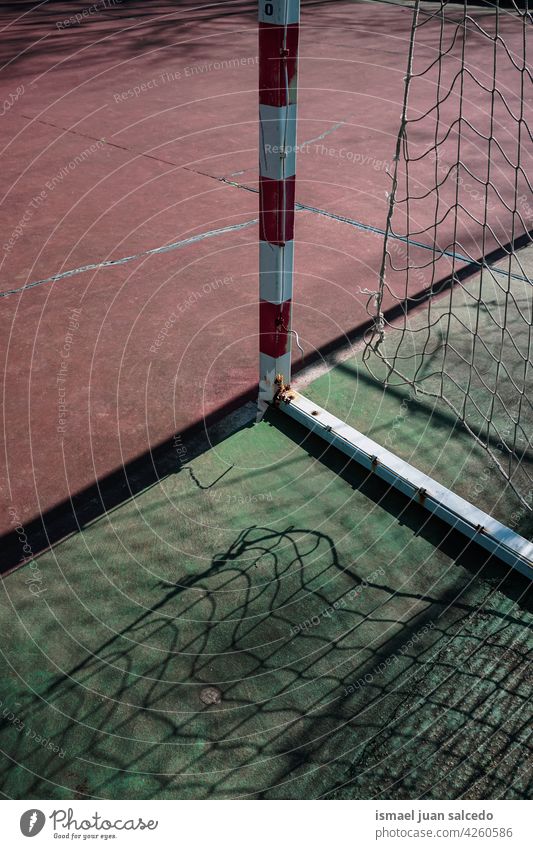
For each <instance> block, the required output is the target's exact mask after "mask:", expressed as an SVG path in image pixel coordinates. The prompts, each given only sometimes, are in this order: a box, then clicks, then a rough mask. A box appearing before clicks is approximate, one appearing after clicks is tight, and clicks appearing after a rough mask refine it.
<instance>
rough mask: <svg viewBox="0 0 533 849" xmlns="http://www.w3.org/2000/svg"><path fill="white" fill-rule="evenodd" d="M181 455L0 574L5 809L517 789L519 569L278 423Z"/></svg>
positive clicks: (521, 712) (282, 420) (524, 772)
mask: <svg viewBox="0 0 533 849" xmlns="http://www.w3.org/2000/svg"><path fill="white" fill-rule="evenodd" d="M348 378H349V371H348V367H343V368H341V369H336V370H335V373H333V374H330V375H326V376H325V377H324V378H321V379H320V380H319V381H317V382H316V384H314V385H313V386H312V387H310V389H309V393H308V394H310V395H312V396H313V397H315V396H320V398H321V400H322V401H324V400H325V395H324V394H323V388H324V387H326V386H327V387H329V392H330V398H329V400H330V401H331V399H332V393H333V392H334V395H335V398H336V399H337V401H336V403H337V402H338V403H339V406H340V405H341V401H342V398H343V397H344V395H343V393H348V390H347V380H348ZM352 384H353V381H352ZM334 387H335V388H334ZM357 387H358V389H357V399H358V410H359V413H360V414H362V411H363V410H364V404H365V403H367V402H366V401H365V398H366V396H367V394H370V392H371V387H370V384H369V383H368V382H364V381H362V380H361V379H359V380H358V382H357ZM352 389H353V386H352ZM372 391H373V392H375V390H372ZM352 395H353V391H352ZM347 397H348V395H347V394H346V398H347ZM368 403H369V404H370V399H368ZM395 403H396V402H395ZM329 406H330V409H333V408H332V406H331V404H329ZM382 409H385V408H384V407H383V406H382ZM339 411H340V410H339ZM391 414H392V408H391V410H390V412H389V414H388V415H389V416H390V415H391ZM415 421H420V422H422V421H423V418H420V419H419V418H418V414H417V413H416V412H413V414H412V417H411V422H415ZM374 426H375V423H374ZM412 438H413V439H416V436H413V437H412ZM458 444H459V445H461V444H462V442H461V440H459V443H458ZM457 450H459V448H457ZM180 459H181V464H180V463H179V462H178V460H177V459H176V471H175V473H174V474H171V475H169V476H168V477H167V478H165V479H164V480H162V481H161V482H160V483H158V484H157V485H155V486H153V487H151V488H150V489H148V490H146V491H144V492H143V493H141V494H140V495H139V496H137V497H135V498H134V499H132V500H131V501H129V502H127V503H126V504H124V505H123V506H121V507H119V508H117V509H115V510H114V511H112V512H110V513H109V514H108V515H107V516H105V517H104V518H102V519H100V520H98V521H96V522H94V523H93V524H91V525H90V526H89V527H86V528H84V529H82V530H81V531H80V533H78V534H77V535H75V536H73V537H71V538H70V539H68V540H67V541H65V542H63V543H62V544H60V545H57V546H56V547H55V548H54V549H53V550H52V551H50V552H48V553H46V554H45V555H43V556H41V557H40V558H39V559H38V560H36V561H34V562H33V563H31V564H29V565H27V566H25V567H24V568H21V569H19V570H18V571H17V572H15V573H13V574H12V575H10V576H9V577H7V578H6V579H5V580H4V582H3V591H4V592H3V598H2V608H3V609H2V618H1V621H2V626H1V647H2V655H3V657H2V675H1V677H0V699H1V705H0V715H1V721H2V726H1V735H0V736H1V745H2V749H3V751H4V753H5V755H4V759H3V763H2V767H1V780H2V790H3V793H4V794H5V795H6V796H7V797H16V798H35V799H37V798H72V797H74V798H86V797H94V798H142V799H145V798H146V799H148V798H172V797H175V798H202V799H203V798H235V797H240V796H245V797H255V798H317V797H323V796H327V797H330V798H331V797H333V798H372V797H383V798H420V797H430V798H459V797H461V798H495V797H500V796H503V797H506V798H523V797H524V796H526V795H527V794H528V792H529V789H530V787H529V784H530V781H531V759H530V752H529V749H528V739H529V737H528V735H529V730H528V726H529V724H530V720H531V704H530V699H529V697H530V688H531V680H530V678H528V675H529V676H530V672H529V673H528V668H527V653H528V644H527V640H528V637H529V633H530V632H529V631H528V628H530V626H531V615H530V606H529V605H528V603H527V602H526V597H525V592H526V585H525V581H524V580H523V579H522V578H521V577H520V576H518V575H511V576H510V577H507V578H506V575H507V574H508V570H506V569H503V568H502V567H501V566H500V565H498V564H494V563H493V564H491V563H486V561H485V555H484V554H483V553H481V552H480V551H479V550H478V549H476V548H475V547H472V546H470V547H469V548H466V549H465V548H464V541H463V540H461V539H460V538H457V537H456V536H454V535H453V534H452V533H451V532H449V530H448V529H447V528H445V527H444V526H442V525H441V524H440V523H438V522H436V521H434V520H428V519H427V517H426V516H425V514H424V513H423V512H422V511H421V509H420V508H418V507H410V506H408V505H407V504H406V502H405V501H404V500H403V499H402V498H401V497H400V496H398V495H396V494H394V493H391V492H388V491H387V490H386V488H384V487H383V486H382V485H381V484H380V482H379V481H377V480H375V479H373V478H368V477H367V476H366V475H365V474H364V473H363V472H362V470H361V469H359V468H358V467H356V466H354V465H353V464H346V461H345V458H344V457H342V456H341V455H339V454H337V453H336V452H335V451H333V450H331V449H325V446H324V445H323V444H322V443H321V442H320V441H319V440H318V438H316V437H314V436H309V435H308V434H306V433H304V432H303V431H302V430H300V429H299V428H298V427H297V426H295V425H294V424H293V423H292V422H291V421H290V420H288V419H287V417H285V416H284V415H283V414H282V413H281V412H273V413H272V415H271V416H270V417H269V419H268V420H265V421H263V422H262V423H260V424H258V425H253V426H250V427H244V428H243V429H241V430H240V431H238V432H237V433H234V434H233V435H232V436H230V437H229V438H227V439H225V440H223V441H222V442H220V443H219V444H218V445H216V446H214V447H212V448H211V449H210V450H208V451H206V452H204V453H202V454H200V455H199V456H197V457H193V452H192V450H190V449H189V447H188V446H187V445H186V444H182V445H180ZM207 685H214V686H216V687H218V688H219V689H220V691H221V701H220V703H218V704H210V705H205V704H204V703H203V702H202V701H201V699H200V693H201V691H202V688H203V687H205V686H207Z"/></svg>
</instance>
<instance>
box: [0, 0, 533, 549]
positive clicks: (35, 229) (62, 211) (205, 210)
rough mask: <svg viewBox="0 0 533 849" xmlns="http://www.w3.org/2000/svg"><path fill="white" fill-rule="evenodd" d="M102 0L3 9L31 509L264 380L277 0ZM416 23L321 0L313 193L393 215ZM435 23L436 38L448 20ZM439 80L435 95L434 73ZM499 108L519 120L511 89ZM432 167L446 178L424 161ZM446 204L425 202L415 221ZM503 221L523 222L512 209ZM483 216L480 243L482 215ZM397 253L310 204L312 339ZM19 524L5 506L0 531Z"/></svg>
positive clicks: (307, 332)
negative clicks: (261, 294)
mask: <svg viewBox="0 0 533 849" xmlns="http://www.w3.org/2000/svg"><path fill="white" fill-rule="evenodd" d="M176 5H177V8H176ZM24 8H25V6H24ZM83 8H84V4H83V3H78V2H76V3H63V4H61V3H49V4H47V5H46V7H45V8H44V10H38V11H36V12H31V13H29V14H27V15H25V16H24V15H23V16H20V15H19V16H18V19H17V15H16V14H15V13H14V12H13V11H11V12H3V13H2V14H1V15H0V25H1V26H3V27H6V29H5V30H4V32H3V53H4V55H3V63H6V62H10V63H9V64H4V67H3V71H2V75H1V83H0V85H1V99H2V100H3V101H4V100H6V99H9V104H10V105H9V108H7V109H6V108H5V106H4V110H5V114H4V115H3V117H2V125H1V126H2V139H1V140H0V143H1V148H2V154H1V156H2V176H3V181H2V197H3V202H2V205H1V207H0V217H1V222H2V245H3V262H2V275H1V285H0V289H1V291H2V292H4V293H6V292H14V293H13V294H9V295H8V296H6V297H3V298H1V299H0V324H1V338H2V340H3V341H2V366H3V372H4V374H5V381H4V433H5V442H6V451H5V456H4V457H3V458H2V466H3V467H4V468H3V469H2V479H3V481H4V483H3V484H2V497H3V500H4V504H5V505H6V507H7V506H9V505H11V506H13V507H14V508H15V509H16V511H17V514H18V516H19V518H20V520H21V521H22V522H29V521H31V520H32V519H33V518H35V517H36V516H37V515H39V514H40V513H43V514H46V512H47V511H48V510H50V508H52V507H54V506H55V505H57V504H60V503H62V502H63V501H65V500H66V499H68V498H69V496H70V495H72V494H76V493H79V492H82V491H83V490H84V489H85V488H86V487H88V486H90V485H91V484H92V483H93V482H94V481H95V480H99V479H101V478H102V477H103V476H104V475H106V474H108V473H110V472H112V471H113V470H115V469H117V468H119V467H120V466H122V465H123V464H126V463H128V462H130V461H131V460H133V459H134V458H136V457H139V456H141V455H142V454H144V453H145V452H146V451H147V450H149V448H150V447H153V446H155V445H157V444H159V443H160V442H162V441H163V440H165V439H168V438H170V437H171V436H172V435H173V434H175V433H177V432H183V431H185V430H187V429H188V428H190V427H191V426H193V425H195V424H197V423H201V422H202V421H203V418H204V416H206V415H207V414H211V413H220V412H221V411H222V410H223V409H227V408H228V405H231V404H232V403H233V404H235V403H239V402H240V401H242V398H243V397H246V395H248V396H249V397H253V394H254V391H255V382H256V380H257V351H258V341H257V319H258V307H257V301H258V278H257V262H258V260H257V243H258V225H257V221H256V219H257V217H258V210H257V207H258V195H257V166H256V161H257V76H258V66H257V58H256V57H257V24H256V21H255V18H256V14H255V4H252V3H245V2H235V3H232V2H228V3H224V4H223V6H221V8H220V9H219V8H218V7H217V6H211V7H208V8H205V9H203V10H202V9H198V8H197V7H195V6H194V4H192V3H180V4H176V3H170V2H166V3H165V2H154V3H151V4H146V3H141V2H130V3H128V5H127V8H126V6H124V8H121V7H120V4H118V3H117V5H116V7H115V8H113V7H109V8H107V9H106V10H103V11H100V12H96V13H94V14H91V15H88V16H87V17H86V18H84V19H83V20H82V22H81V23H80V24H77V23H76V22H74V23H72V24H70V25H68V26H65V25H64V22H65V20H66V19H67V18H70V16H72V15H73V14H75V12H76V10H79V9H83ZM21 9H22V10H23V6H22V5H21ZM61 24H63V25H62V26H59V25H61ZM506 26H507V27H508V30H509V32H508V38H509V39H510V40H511V41H512V39H513V38H514V37H515V36H514V32H513V30H512V27H511V25H510V24H506ZM409 29H410V11H409V10H408V9H406V8H401V7H396V8H393V7H391V6H381V5H377V4H375V5H369V4H366V3H365V4H357V3H349V2H344V3H342V2H339V3H337V2H323V3H320V2H318V3H313V2H311V3H304V4H303V11H302V27H301V58H300V93H299V116H300V117H299V130H298V133H299V143H300V144H302V143H303V142H308V145H307V146H304V147H303V148H302V151H301V153H300V155H299V157H298V161H297V190H296V199H297V201H298V202H299V203H300V204H306V205H308V206H312V207H318V208H320V209H321V210H324V212H325V213H330V214H333V215H340V216H347V217H348V218H350V219H353V220H356V221H358V222H363V223H364V224H367V225H373V226H377V227H383V226H384V223H385V218H386V211H387V199H386V192H387V190H388V189H389V186H390V180H389V178H388V177H387V174H386V169H387V167H391V160H392V157H393V154H394V146H395V138H396V133H397V129H398V124H399V119H400V111H401V99H402V90H403V76H404V73H405V64H406V48H407V38H408V34H409ZM424 37H425V38H426V37H427V41H425V44H426V47H427V51H429V52H430V51H431V50H432V49H434V48H435V46H436V43H435V33H434V31H432V30H431V29H430V28H428V29H427V33H426V35H425V36H424ZM10 60H11V61H10ZM479 62H480V67H482V66H483V63H484V56H483V55H482V54H480V57H479ZM420 85H421V88H420V93H419V94H417V97H418V100H417V102H418V103H419V104H423V103H424V104H426V108H427V106H428V105H429V104H430V103H431V102H432V101H433V100H434V97H435V83H434V81H432V80H428V81H426V83H425V87H424V85H423V84H422V82H421V83H420ZM505 85H506V83H505V72H502V87H503V88H505ZM17 87H18V89H17ZM17 91H18V92H19V93H18V95H16V93H17ZM15 95H16V96H15ZM473 96H474V93H473V92H472V97H473ZM518 98H519V95H518V93H517V92H508V99H509V102H510V103H511V105H516V102H517V99H518ZM449 108H450V109H452V108H453V106H452V105H451V101H450V104H449ZM496 117H497V120H498V121H499V122H500V123H502V124H503V125H505V120H507V119H506V117H505V114H504V110H503V107H498V110H497V116H496ZM416 141H417V144H418V145H419V147H420V150H422V149H423V147H424V145H427V144H428V143H431V140H430V139H429V138H425V137H423V134H422V135H421V136H420V138H417V139H416ZM446 155H449V156H450V157H453V151H451V150H449V151H448V153H447V154H446ZM477 155H478V156H479V161H480V162H481V161H482V159H483V157H482V151H479V152H478V154H477ZM493 156H494V167H495V168H501V169H502V171H503V159H502V157H501V155H500V154H498V153H497V152H496V153H493ZM498 157H499V158H498ZM418 177H419V179H420V181H421V185H423V184H424V181H427V182H430V181H431V180H432V179H433V178H434V175H433V174H431V173H429V174H428V173H427V172H425V173H424V165H423V164H422V165H421V166H420V170H419V173H418ZM220 178H225V179H226V180H230V181H233V182H235V183H238V184H239V186H234V185H230V184H228V183H227V182H221V180H220ZM509 187H510V189H512V186H511V183H509ZM247 188H248V189H252V190H253V191H248V190H247ZM504 193H505V190H504ZM470 200H471V202H472V203H476V201H475V199H474V200H473V201H472V199H471V198H470ZM434 212H435V210H434V209H432V208H428V205H427V204H426V205H424V204H423V203H420V204H419V206H418V208H417V209H416V210H415V211H414V214H413V216H412V221H414V222H416V224H417V225H419V226H420V227H423V226H426V225H427V223H428V222H429V221H430V220H431V219H432V216H433V215H434ZM493 223H494V230H495V235H496V236H497V237H498V238H499V239H500V240H501V241H507V238H506V235H508V232H509V216H508V215H507V214H506V212H505V207H503V206H502V207H501V208H495V212H494V221H493ZM239 225H243V226H242V227H240V228H239ZM470 229H471V228H470ZM219 231H221V232H219ZM450 236H451V231H449V230H447V229H446V225H444V228H443V232H442V233H441V238H442V239H443V240H444V241H446V240H447V239H448V238H449V237H450ZM461 236H462V239H461V243H462V245H463V246H464V250H465V252H470V253H471V254H472V255H473V256H478V255H480V253H481V250H480V247H481V246H480V245H478V244H477V243H476V236H475V233H471V232H469V228H467V227H465V228H464V231H463V232H462V234H461ZM176 242H178V243H184V244H180V245H177V246H175V247H174V248H173V249H172V250H169V251H168V252H164V253H152V254H147V252H148V251H150V250H152V249H157V248H159V247H161V246H164V245H167V244H169V243H176ZM381 249H382V242H381V239H380V237H379V235H375V234H372V233H369V232H365V231H364V230H361V229H360V228H358V227H356V226H353V225H351V224H348V223H344V222H342V221H339V220H335V219H334V218H332V217H328V216H327V215H322V214H317V213H316V212H311V211H306V210H303V211H302V210H300V211H299V212H298V213H297V216H296V276H295V286H294V292H295V297H294V301H295V308H294V327H295V328H296V329H297V330H298V331H299V333H300V337H301V339H302V342H303V345H304V348H305V349H306V351H310V352H311V351H314V350H316V349H320V348H321V347H323V346H325V345H327V344H328V343H330V342H332V340H335V339H337V338H338V337H340V336H342V335H343V334H344V333H349V332H351V331H353V330H354V328H357V327H358V326H359V325H361V324H362V323H363V322H364V321H365V320H366V319H367V318H368V316H367V314H366V311H365V303H366V300H367V298H366V296H365V295H362V294H360V292H359V289H360V288H375V286H376V279H377V272H378V270H379V262H380V258H381ZM124 258H129V259H127V261H124V262H120V263H116V264H108V265H107V266H104V267H92V268H90V269H89V270H85V271H81V272H78V273H75V274H72V275H68V276H64V277H61V278H59V279H56V280H54V281H51V282H39V281H43V280H46V278H48V277H51V276H54V275H58V274H62V273H64V272H67V271H71V270H76V269H79V268H80V267H82V266H85V265H91V266H99V265H101V263H104V262H106V261H109V260H121V259H124ZM448 268H449V263H447V262H443V263H442V271H443V274H444V273H446V271H447V270H448ZM33 283H38V284H39V285H35V286H29V284H33ZM25 286H28V288H27V289H26V290H25V291H18V290H20V289H22V287H25ZM413 287H414V288H416V289H419V288H421V287H420V281H419V280H414V281H413ZM74 310H76V311H77V312H73V311H74ZM233 340H237V341H236V342H234V341H233ZM296 354H298V351H296ZM295 359H296V357H295ZM239 399H240V400H239ZM2 513H3V515H4V516H5V515H6V513H5V512H4V511H2ZM10 528H11V526H10V523H9V520H8V518H4V519H3V524H2V527H1V528H0V532H2V533H5V532H6V531H8V530H10Z"/></svg>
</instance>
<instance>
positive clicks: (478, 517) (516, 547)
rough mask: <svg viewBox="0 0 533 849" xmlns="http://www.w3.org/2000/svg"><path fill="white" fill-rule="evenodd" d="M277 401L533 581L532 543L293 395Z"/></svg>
mask: <svg viewBox="0 0 533 849" xmlns="http://www.w3.org/2000/svg"><path fill="white" fill-rule="evenodd" d="M279 401H280V404H279V409H280V410H282V411H283V412H284V413H286V414H287V415H289V416H290V417H291V418H293V419H295V421H297V422H299V423H300V424H302V425H304V427H306V428H307V429H308V430H310V431H312V432H313V433H316V434H317V435H318V436H321V437H322V438H323V439H325V440H326V441H327V442H329V443H330V445H333V446H335V448H337V449H338V450H339V451H342V453H343V454H346V455H347V456H348V457H350V458H351V459H353V460H356V461H357V462H358V463H359V464H360V465H361V466H364V468H366V469H368V470H369V471H370V472H372V473H373V474H375V475H377V476H378V477H380V478H381V479H382V480H384V481H386V482H387V483H389V484H390V485H391V486H393V487H395V488H396V489H398V490H399V491H400V492H402V493H404V495H407V496H408V497H409V498H411V499H412V500H413V501H414V502H416V503H417V504H420V505H421V506H423V507H424V508H425V509H426V510H428V512H429V513H431V514H433V515H435V516H438V518H439V519H442V520H443V521H445V522H446V523H447V524H448V525H450V526H451V527H452V528H453V529H454V530H456V531H459V532H460V533H462V534H464V536H466V537H468V538H469V539H471V540H474V541H475V542H476V543H477V544H478V545H481V546H482V547H483V548H485V549H486V550H487V551H489V552H490V553H491V554H493V555H494V556H495V557H498V558H499V559H500V560H502V561H504V562H505V563H507V564H508V565H509V566H512V567H513V568H514V569H517V570H518V571H519V572H521V573H522V575H525V576H526V578H529V579H530V580H531V579H532V578H533V543H531V542H528V540H526V539H524V537H522V536H520V534H517V533H515V532H514V531H513V530H511V528H508V527H506V526H505V525H502V524H501V522H498V521H497V520H496V519H493V518H492V516H489V515H488V514H487V513H484V512H483V511H482V510H479V509H478V508H477V507H474V505H473V504H470V503H469V502H468V501H465V499H464V498H461V497H460V496H459V495H456V494H455V493H454V492H452V491H451V490H449V489H447V488H446V487H445V486H442V484H440V483H438V482H437V481H436V480H433V478H430V477H429V476H428V475H426V474H424V473H423V472H421V471H419V470H418V469H416V468H415V467H414V466H411V465H410V464H409V463H406V462H405V461H404V460H402V459H400V457H397V456H396V455H395V454H392V453H391V452H390V451H387V449H386V448H383V447H382V446H381V445H379V444H378V443H377V442H374V441H373V440H372V439H369V438H368V437H366V436H364V435H363V434H362V433H360V432H359V431H358V430H355V428H353V427H350V425H347V424H346V423H345V422H343V421H341V419H338V418H336V417H335V416H332V415H331V413H328V412H327V410H324V409H323V408H322V407H318V406H317V405H316V404H314V403H313V402H312V401H309V400H308V399H307V398H304V396H303V395H300V394H299V393H298V392H295V391H294V390H291V392H290V395H289V394H288V393H287V394H284V393H280V396H279Z"/></svg>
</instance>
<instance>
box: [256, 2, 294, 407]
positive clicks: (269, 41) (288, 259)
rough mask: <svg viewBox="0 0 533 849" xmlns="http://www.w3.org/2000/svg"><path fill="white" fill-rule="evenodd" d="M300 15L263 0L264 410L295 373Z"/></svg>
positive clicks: (261, 313) (261, 267) (261, 398)
mask: <svg viewBox="0 0 533 849" xmlns="http://www.w3.org/2000/svg"><path fill="white" fill-rule="evenodd" d="M299 19H300V0H272V2H265V0H259V216H260V217H259V239H260V242H259V340H260V345H259V351H260V353H259V402H258V404H259V414H260V415H261V414H262V413H264V411H265V410H266V408H267V406H268V404H269V403H270V402H271V401H272V399H273V398H274V395H275V393H276V390H277V389H278V385H279V381H280V380H281V381H282V382H283V383H284V384H288V383H289V382H290V376H291V345H290V340H291V334H290V332H289V331H290V327H291V306H292V270H293V255H294V241H293V237H294V184H295V173H296V92H297V67H298V36H299ZM276 379H278V383H276Z"/></svg>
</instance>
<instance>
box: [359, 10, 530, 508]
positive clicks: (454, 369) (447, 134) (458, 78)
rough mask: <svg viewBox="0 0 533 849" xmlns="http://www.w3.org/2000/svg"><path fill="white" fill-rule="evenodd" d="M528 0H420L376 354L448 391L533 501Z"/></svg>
mask: <svg viewBox="0 0 533 849" xmlns="http://www.w3.org/2000/svg"><path fill="white" fill-rule="evenodd" d="M531 25H532V17H531V13H530V11H529V8H528V2H527V0H516V2H513V0H507V2H503V0H500V2H499V3H496V2H495V3H494V4H486V5H484V6H480V5H479V4H474V3H469V2H461V3H457V2H453V3H452V2H437V3H427V4H426V3H421V2H420V0H418V2H416V3H415V5H414V8H413V20H412V30H411V39H410V44H409V61H408V70H407V76H406V78H405V90H404V101H403V109H402V118H401V125H400V130H399V133H398V138H397V148H396V157H395V165H394V173H393V174H392V175H391V176H392V188H391V192H390V195H389V207H388V216H387V224H386V235H385V239H384V249H383V257H382V265H381V271H380V279H379V288H378V290H377V292H374V293H371V297H370V298H369V303H368V310H369V313H370V314H371V315H372V317H373V319H374V321H373V327H372V329H371V331H370V332H369V334H368V335H367V339H366V346H365V350H364V356H363V359H364V362H365V364H366V366H367V367H368V369H369V370H370V372H371V373H372V374H373V376H374V377H376V378H377V379H379V380H380V381H381V382H383V383H385V384H387V385H391V384H396V385H397V384H408V385H410V386H411V387H413V389H414V390H415V391H416V392H417V393H421V394H426V395H428V396H432V397H436V398H438V399H440V400H441V401H442V402H443V403H445V404H446V405H447V406H448V408H449V409H451V410H452V411H453V414H454V416H455V417H456V420H457V421H458V422H460V424H461V425H462V426H463V427H465V428H466V429H467V430H468V431H469V432H470V434H471V435H472V436H473V437H474V438H475V440H476V441H477V442H478V443H479V444H481V445H482V446H483V447H484V448H485V449H486V450H487V451H488V452H489V454H490V455H491V458H492V460H491V462H493V463H494V465H495V466H496V467H497V468H498V469H499V470H500V471H501V473H502V474H503V475H504V476H505V478H506V479H507V481H508V482H509V483H510V485H511V486H512V488H513V489H514V491H515V492H516V494H517V495H518V497H519V498H520V500H521V501H522V503H523V504H524V505H525V506H526V507H527V508H528V509H531V497H532V484H533V464H532V446H531V436H532V431H533V405H532V401H533V397H532V392H531V384H530V378H531V351H532V345H531V342H532V332H531V329H532V312H533V309H532V307H533V303H532V294H533V288H532V281H531V271H532V269H533V246H532V241H533V192H532V188H531V182H530V178H529V177H528V174H531V160H532V155H533V145H532V142H533V138H532V134H531V129H530V128H531V127H532V126H533V122H532V120H531V119H532V114H531V95H532V88H531V83H532V77H531V71H530V68H529V66H528V55H527V53H528V51H527V42H528V39H529V38H530V35H531Z"/></svg>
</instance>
